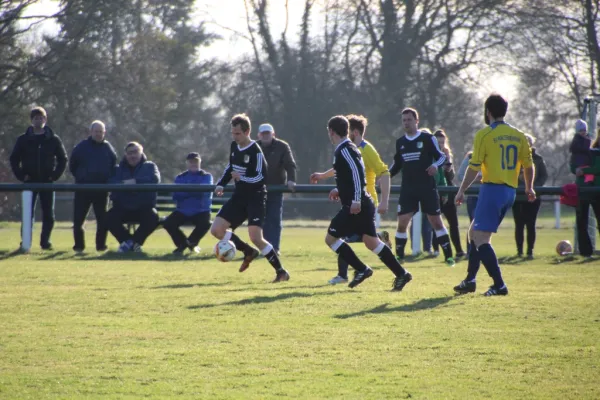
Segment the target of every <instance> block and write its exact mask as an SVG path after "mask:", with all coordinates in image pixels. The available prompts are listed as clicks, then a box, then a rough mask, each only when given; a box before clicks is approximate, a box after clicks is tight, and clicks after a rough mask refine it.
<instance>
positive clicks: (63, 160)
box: [10, 126, 67, 182]
mask: <svg viewBox="0 0 600 400" xmlns="http://www.w3.org/2000/svg"><path fill="white" fill-rule="evenodd" d="M10 167H11V168H12V171H13V174H15V177H16V178H17V179H18V180H20V181H21V182H25V180H27V182H54V181H57V180H58V179H60V177H61V176H62V174H63V173H64V172H65V168H66V167H67V152H66V151H65V147H64V146H63V143H62V141H61V140H60V138H59V137H58V136H57V135H55V134H54V132H52V129H50V127H48V126H46V127H44V133H43V134H42V135H36V134H34V133H33V127H32V126H30V127H29V128H27V131H25V133H24V134H23V135H21V136H19V137H18V139H17V143H15V147H14V148H13V151H12V153H11V154H10ZM26 176H27V179H25V177H26Z"/></svg>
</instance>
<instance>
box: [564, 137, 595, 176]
mask: <svg viewBox="0 0 600 400" xmlns="http://www.w3.org/2000/svg"><path fill="white" fill-rule="evenodd" d="M591 143H592V140H591V139H590V138H589V137H587V136H583V135H580V134H576V135H575V136H574V137H573V141H572V142H571V147H569V151H570V152H571V159H570V160H569V166H570V167H571V172H572V173H575V170H576V169H577V168H579V167H582V166H585V165H590V164H591V163H592V157H591V154H590V145H591Z"/></svg>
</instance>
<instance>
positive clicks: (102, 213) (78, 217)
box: [69, 121, 117, 252]
mask: <svg viewBox="0 0 600 400" xmlns="http://www.w3.org/2000/svg"><path fill="white" fill-rule="evenodd" d="M105 135H106V127H105V125H104V123H103V122H102V121H94V122H92V124H91V125H90V136H89V137H88V138H87V139H85V140H82V141H81V142H80V143H79V144H78V145H77V146H75V148H74V149H73V152H72V153H71V158H70V159H69V170H70V171H71V174H73V176H74V177H75V183H108V180H109V178H110V176H111V174H112V173H113V171H114V169H115V166H116V164H117V153H116V152H115V149H114V148H113V147H112V145H111V144H110V143H109V142H108V141H106V140H105V139H104V137H105ZM107 204H108V192H75V200H74V203H73V237H74V239H75V246H73V250H75V251H76V252H82V251H83V250H85V236H84V231H83V223H84V221H85V219H86V217H87V215H88V212H89V211H90V206H93V207H94V215H95V216H96V250H98V251H105V250H106V236H107V234H108V229H107V228H106V206H107Z"/></svg>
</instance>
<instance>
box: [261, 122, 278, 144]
mask: <svg viewBox="0 0 600 400" xmlns="http://www.w3.org/2000/svg"><path fill="white" fill-rule="evenodd" d="M258 138H259V139H260V141H261V142H262V143H264V144H266V145H269V144H271V142H272V141H273V139H274V138H275V128H273V125H271V124H262V125H261V126H259V127H258Z"/></svg>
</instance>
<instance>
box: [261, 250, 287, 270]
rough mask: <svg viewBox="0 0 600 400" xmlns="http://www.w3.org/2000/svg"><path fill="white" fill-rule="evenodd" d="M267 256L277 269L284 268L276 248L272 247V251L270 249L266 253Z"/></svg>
mask: <svg viewBox="0 0 600 400" xmlns="http://www.w3.org/2000/svg"><path fill="white" fill-rule="evenodd" d="M265 258H266V259H267V260H268V261H269V264H271V266H272V267H273V268H274V269H275V271H279V270H282V269H283V267H282V266H281V261H279V256H278V255H277V252H276V251H275V249H273V248H271V251H269V252H268V253H267V254H266V255H265Z"/></svg>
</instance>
